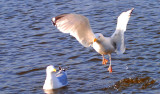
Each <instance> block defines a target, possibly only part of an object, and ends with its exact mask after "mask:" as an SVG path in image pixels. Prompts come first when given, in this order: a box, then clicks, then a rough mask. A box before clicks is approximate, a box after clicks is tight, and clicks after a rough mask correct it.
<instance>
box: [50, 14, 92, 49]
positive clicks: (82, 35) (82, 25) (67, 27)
mask: <svg viewBox="0 0 160 94" xmlns="http://www.w3.org/2000/svg"><path fill="white" fill-rule="evenodd" d="M52 22H53V24H54V25H55V26H56V27H57V29H59V30H60V31H61V32H63V33H70V35H72V36H73V37H75V38H76V39H77V40H78V41H79V42H80V43H81V44H82V45H83V46H84V47H89V46H90V45H91V44H92V43H93V40H94V38H95V36H94V33H93V32H92V29H91V27H90V24H89V21H88V19H87V18H86V17H85V16H82V15H79V14H62V15H59V16H56V17H53V18H52Z"/></svg>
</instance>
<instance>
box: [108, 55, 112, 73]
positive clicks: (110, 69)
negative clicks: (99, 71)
mask: <svg viewBox="0 0 160 94" xmlns="http://www.w3.org/2000/svg"><path fill="white" fill-rule="evenodd" d="M109 61H110V65H109V68H108V71H109V72H110V73H112V66H111V54H109Z"/></svg>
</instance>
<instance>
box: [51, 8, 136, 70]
mask: <svg viewBox="0 0 160 94" xmlns="http://www.w3.org/2000/svg"><path fill="white" fill-rule="evenodd" d="M133 9H134V8H132V9H130V10H128V11H126V12H122V13H121V14H120V16H119V17H118V19H117V27H116V30H115V32H114V33H113V35H112V36H111V37H104V36H103V35H102V34H101V33H96V34H94V33H93V32H92V29H91V27H90V24H89V20H88V19H87V18H86V17H85V16H83V15H80V14H61V15H58V16H56V17H53V18H52V22H53V25H54V26H56V27H57V29H58V30H59V31H61V32H62V33H70V35H72V36H73V37H75V38H76V39H77V40H78V41H79V43H81V44H82V45H83V46H84V47H89V46H92V47H93V48H94V49H95V50H96V51H97V52H98V53H99V54H101V55H102V57H103V58H102V64H106V63H107V61H108V60H107V59H105V58H104V55H109V60H110V65H109V68H108V70H109V72H112V67H111V53H113V52H116V53H117V54H123V53H124V52H125V44H124V32H125V31H126V28H127V23H128V21H129V18H130V16H131V13H132V11H133Z"/></svg>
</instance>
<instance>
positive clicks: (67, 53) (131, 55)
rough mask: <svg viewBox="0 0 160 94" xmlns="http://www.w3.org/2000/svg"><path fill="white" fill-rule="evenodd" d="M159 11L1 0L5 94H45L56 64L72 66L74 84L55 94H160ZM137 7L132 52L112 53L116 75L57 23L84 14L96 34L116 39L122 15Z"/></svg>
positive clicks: (122, 3)
mask: <svg viewBox="0 0 160 94" xmlns="http://www.w3.org/2000/svg"><path fill="white" fill-rule="evenodd" d="M159 7H160V5H159V0H134V1H131V0H111V1H108V0H100V1H92V0H81V1H75V0H27V1H26V0H1V1H0V8H1V9H0V30H1V31H0V83H1V84H0V94H44V91H43V89H42V86H43V84H44V80H45V68H46V66H47V65H51V64H53V65H54V66H55V67H56V68H58V66H62V67H69V69H68V81H69V85H68V86H67V87H65V88H62V89H58V90H56V91H54V93H55V94H95V93H97V94H104V93H145V94H147V93H149V94H158V93H160V90H159V88H160V49H159V47H160V41H159V40H160V31H159V30H160V27H159V24H160V16H159V14H160V11H159ZM131 8H135V9H134V11H133V14H132V16H131V18H130V21H129V24H128V27H127V31H126V32H125V41H126V48H127V49H126V52H125V53H124V54H123V55H121V56H118V55H116V53H113V54H112V66H113V67H112V68H113V73H111V74H110V73H109V72H108V71H107V68H108V65H109V64H108V65H107V66H104V65H102V64H101V59H102V57H101V56H100V55H99V54H98V53H96V52H95V51H94V49H93V48H84V47H83V46H82V45H81V44H79V43H78V42H77V41H76V40H75V38H73V37H71V36H70V35H68V34H62V33H61V32H59V31H58V30H57V29H56V28H55V27H54V26H53V25H52V23H51V18H52V17H54V16H57V15H59V14H62V13H78V14H82V15H85V16H87V17H88V18H89V20H90V23H91V27H92V29H93V31H94V32H96V33H97V32H101V33H103V34H104V35H105V36H111V35H112V33H113V32H114V30H115V27H116V19H117V17H118V16H119V14H120V13H121V12H123V11H127V10H128V9H131ZM106 58H108V56H106Z"/></svg>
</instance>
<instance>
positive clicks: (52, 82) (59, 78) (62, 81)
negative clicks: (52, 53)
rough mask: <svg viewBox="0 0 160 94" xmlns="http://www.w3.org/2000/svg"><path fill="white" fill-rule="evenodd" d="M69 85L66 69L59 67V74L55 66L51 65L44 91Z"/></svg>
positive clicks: (47, 71) (47, 70)
mask: <svg viewBox="0 0 160 94" xmlns="http://www.w3.org/2000/svg"><path fill="white" fill-rule="evenodd" d="M67 84H68V81H67V72H66V70H65V69H62V68H61V67H59V72H57V73H56V69H55V68H54V66H53V65H49V66H48V67H47V68H46V80H45V83H44V85H43V89H44V90H51V89H58V88H61V87H64V86H66V85H67Z"/></svg>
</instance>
